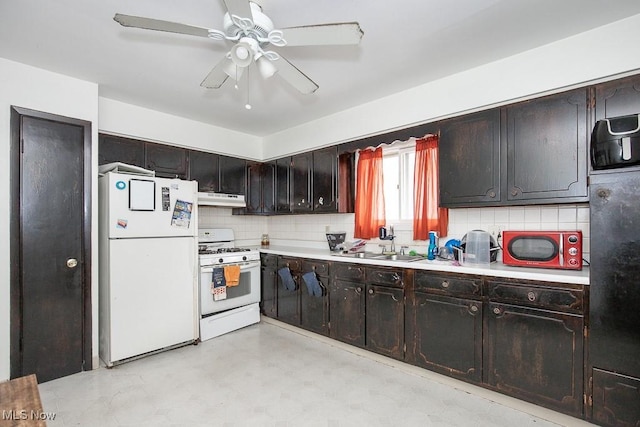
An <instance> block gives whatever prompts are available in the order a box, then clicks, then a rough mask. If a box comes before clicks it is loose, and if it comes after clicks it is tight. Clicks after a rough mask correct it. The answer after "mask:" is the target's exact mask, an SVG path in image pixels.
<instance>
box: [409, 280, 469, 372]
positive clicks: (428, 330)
mask: <svg viewBox="0 0 640 427" xmlns="http://www.w3.org/2000/svg"><path fill="white" fill-rule="evenodd" d="M410 319H411V321H412V322H414V325H415V326H414V327H415V337H414V340H413V346H412V347H413V348H410V349H408V352H409V353H410V362H412V363H414V364H416V365H418V366H422V367H424V368H427V369H430V370H432V371H436V372H440V373H442V374H445V375H450V376H452V377H455V378H458V379H462V380H465V381H471V382H480V381H482V301H477V300H472V299H465V298H454V297H448V296H441V295H432V294H429V293H423V292H416V293H415V296H414V306H413V307H412V308H411V315H410Z"/></svg>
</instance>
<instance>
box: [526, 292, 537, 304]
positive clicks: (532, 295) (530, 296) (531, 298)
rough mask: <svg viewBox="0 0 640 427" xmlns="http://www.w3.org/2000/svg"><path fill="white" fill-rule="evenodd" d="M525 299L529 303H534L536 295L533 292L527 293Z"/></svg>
mask: <svg viewBox="0 0 640 427" xmlns="http://www.w3.org/2000/svg"><path fill="white" fill-rule="evenodd" d="M527 299H528V300H529V301H531V302H533V301H535V300H536V294H535V293H533V292H529V293H528V294H527Z"/></svg>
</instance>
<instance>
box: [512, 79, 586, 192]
mask: <svg viewBox="0 0 640 427" xmlns="http://www.w3.org/2000/svg"><path fill="white" fill-rule="evenodd" d="M588 93H589V92H588V89H587V88H582V89H577V90H573V91H570V92H563V93H560V94H556V95H551V96H546V97H543V98H538V99H534V100H531V101H526V102H521V103H518V104H514V105H512V106H509V107H505V108H503V110H502V117H503V119H504V120H503V123H502V126H503V135H505V138H504V139H505V141H504V142H505V143H506V147H507V152H506V154H507V156H506V166H507V177H506V184H507V189H506V196H507V198H506V201H507V203H510V204H514V203H519V202H526V203H536V202H544V203H560V202H571V203H573V202H585V201H588V192H587V150H588V141H589V134H590V130H589V129H588V125H589V120H588V108H587V100H588Z"/></svg>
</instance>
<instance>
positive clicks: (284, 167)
mask: <svg viewBox="0 0 640 427" xmlns="http://www.w3.org/2000/svg"><path fill="white" fill-rule="evenodd" d="M275 175H276V176H275V179H276V181H275V212H276V213H278V214H287V213H291V157H282V158H280V159H276V160H275Z"/></svg>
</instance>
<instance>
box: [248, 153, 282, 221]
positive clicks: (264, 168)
mask: <svg viewBox="0 0 640 427" xmlns="http://www.w3.org/2000/svg"><path fill="white" fill-rule="evenodd" d="M275 166H276V165H275V162H268V163H259V162H247V194H246V200H247V207H246V209H245V212H244V213H250V214H270V213H273V212H275V201H274V196H275V194H274V185H275Z"/></svg>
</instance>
